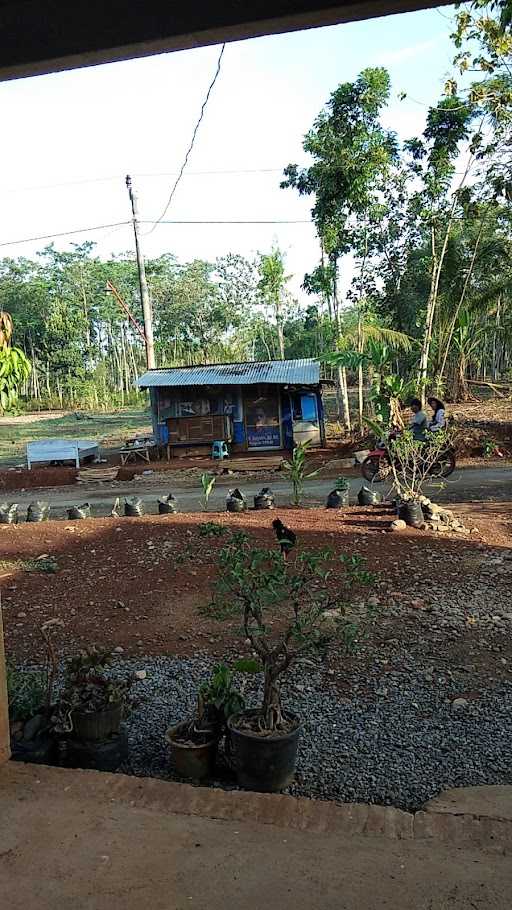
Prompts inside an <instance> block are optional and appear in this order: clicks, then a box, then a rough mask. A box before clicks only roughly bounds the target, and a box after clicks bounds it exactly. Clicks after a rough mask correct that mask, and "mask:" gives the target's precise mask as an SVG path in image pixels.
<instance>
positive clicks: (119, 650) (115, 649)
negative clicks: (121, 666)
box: [114, 645, 124, 654]
mask: <svg viewBox="0 0 512 910" xmlns="http://www.w3.org/2000/svg"><path fill="white" fill-rule="evenodd" d="M114 654H124V648H122V647H121V645H118V646H117V648H114Z"/></svg>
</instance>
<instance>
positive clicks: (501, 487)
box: [5, 465, 512, 518]
mask: <svg viewBox="0 0 512 910" xmlns="http://www.w3.org/2000/svg"><path fill="white" fill-rule="evenodd" d="M349 480H350V497H351V501H355V499H356V496H357V493H358V491H359V489H360V488H361V485H362V484H363V483H364V481H363V479H362V477H360V476H355V477H350V478H349ZM265 485H268V486H271V488H272V490H273V491H274V493H275V495H276V503H277V505H278V506H285V505H287V504H289V503H290V500H291V488H290V484H289V482H287V481H286V480H284V478H283V475H282V474H277V475H275V477H273V478H272V479H270V480H268V481H262V480H261V479H259V480H253V479H251V480H249V479H247V480H244V479H243V478H233V477H229V476H226V477H220V478H219V480H218V481H217V484H216V487H215V489H214V491H213V493H212V496H211V498H210V503H209V508H210V510H211V511H212V512H215V511H224V509H225V500H226V495H227V492H228V490H229V488H230V487H234V486H239V487H240V489H241V490H242V491H243V492H244V494H245V495H246V497H247V499H248V502H249V505H252V500H253V497H254V495H255V494H256V493H257V492H258V491H259V490H260V489H261V487H262V486H265ZM333 485H334V482H333V479H332V478H320V477H319V478H315V480H311V481H308V482H306V485H305V496H304V505H305V506H306V507H307V506H308V505H309V506H318V505H320V504H322V503H324V502H325V499H326V497H327V494H328V493H329V491H330V490H332V488H333ZM375 488H376V489H378V490H380V491H381V492H382V493H384V494H385V493H387V492H388V491H389V484H385V483H384V484H377V485H376V486H375ZM170 492H173V493H175V495H176V496H177V498H178V503H179V508H180V511H182V512H198V511H201V510H202V506H201V505H200V498H201V489H200V484H199V478H197V480H191V479H190V478H187V479H186V480H184V479H181V480H180V479H178V478H177V477H176V475H169V477H168V478H167V477H165V476H163V475H162V474H155V475H149V476H147V477H144V476H142V475H139V476H138V477H136V478H135V479H134V480H132V481H129V482H123V481H118V482H106V483H98V482H92V483H83V484H79V485H73V486H66V487H53V488H52V489H50V490H28V491H21V492H19V493H16V492H13V493H10V494H8V495H6V496H5V498H6V499H9V500H10V501H15V502H18V503H19V504H20V507H21V511H23V509H24V508H26V506H27V505H28V504H29V503H30V502H33V501H34V500H35V499H38V498H43V499H47V500H48V501H49V502H50V503H51V506H52V517H54V518H59V517H65V515H66V512H65V510H66V508H68V507H69V506H72V505H76V504H77V503H80V502H86V501H87V502H89V503H90V504H91V506H92V514H93V515H94V516H96V517H104V516H106V515H109V514H110V510H111V508H112V505H113V502H114V500H115V499H116V498H117V497H120V498H121V499H123V498H124V497H125V496H139V497H140V498H141V499H142V500H143V502H144V508H145V511H146V512H147V513H148V514H153V513H156V512H157V500H158V497H159V496H163V495H166V494H168V493H170ZM426 492H428V494H429V495H431V496H432V498H433V499H435V500H436V501H437V502H470V501H472V500H475V501H477V502H481V501H485V500H489V501H492V502H503V501H510V500H512V466H510V465H504V466H499V467H494V466H493V467H489V468H481V467H479V468H469V467H468V468H466V467H464V468H461V469H458V470H456V471H455V473H454V474H453V475H452V476H451V477H449V478H448V479H447V480H445V481H443V482H442V483H438V482H436V483H433V484H431V485H430V486H429V487H428V489H427V491H426Z"/></svg>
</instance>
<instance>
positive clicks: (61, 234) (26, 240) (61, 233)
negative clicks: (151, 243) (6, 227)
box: [0, 221, 130, 247]
mask: <svg viewBox="0 0 512 910" xmlns="http://www.w3.org/2000/svg"><path fill="white" fill-rule="evenodd" d="M126 224H130V222H129V221H114V222H112V224H96V225H94V227H85V228H75V229H74V230H72V231H59V232H58V233H55V234H39V235H38V236H37V237H24V238H23V239H22V240H3V241H2V242H1V243H0V247H2V246H16V244H18V243H32V242H34V243H35V242H36V241H38V240H52V239H53V238H54V237H70V236H71V235H72V234H87V233H88V232H89V231H102V230H104V229H105V228H117V227H123V226H124V225H126Z"/></svg>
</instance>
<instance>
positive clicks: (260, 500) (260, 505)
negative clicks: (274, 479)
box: [254, 487, 276, 509]
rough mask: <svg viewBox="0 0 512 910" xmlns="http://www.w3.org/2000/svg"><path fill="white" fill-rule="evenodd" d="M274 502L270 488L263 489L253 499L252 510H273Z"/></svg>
mask: <svg viewBox="0 0 512 910" xmlns="http://www.w3.org/2000/svg"><path fill="white" fill-rule="evenodd" d="M275 501H276V499H275V496H274V494H273V492H272V490H271V489H270V487H263V489H262V490H260V492H259V493H257V494H256V496H255V497H254V508H255V509H273V508H274V504H275Z"/></svg>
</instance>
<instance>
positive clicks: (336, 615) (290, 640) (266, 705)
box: [216, 532, 372, 791]
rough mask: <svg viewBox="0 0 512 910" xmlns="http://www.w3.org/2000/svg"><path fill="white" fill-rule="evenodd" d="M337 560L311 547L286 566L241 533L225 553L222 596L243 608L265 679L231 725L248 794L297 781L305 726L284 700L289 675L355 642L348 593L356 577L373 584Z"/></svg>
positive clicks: (275, 553)
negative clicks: (301, 661) (317, 653)
mask: <svg viewBox="0 0 512 910" xmlns="http://www.w3.org/2000/svg"><path fill="white" fill-rule="evenodd" d="M332 558H333V557H332V552H331V551H330V550H321V551H318V552H315V551H312V550H304V551H302V552H299V553H298V554H297V555H296V557H295V560H294V561H293V562H289V561H285V560H284V559H283V558H282V555H281V554H280V553H279V552H278V551H276V550H267V549H256V548H252V547H251V546H250V543H249V539H248V537H247V535H245V534H243V533H240V532H237V533H234V534H233V536H232V540H231V542H230V544H229V545H228V546H226V547H225V548H224V549H223V550H221V552H220V575H219V580H218V582H217V588H216V598H221V599H223V600H226V599H229V601H230V604H231V605H234V606H236V607H237V608H238V610H239V612H240V614H241V618H242V622H243V629H244V633H245V638H246V641H247V642H248V644H249V645H250V648H251V651H252V652H253V654H256V656H257V658H258V660H259V662H260V663H261V668H262V671H263V677H264V679H263V697H262V701H261V704H260V706H259V707H258V708H257V709H252V710H242V711H238V712H236V713H234V714H233V715H232V716H231V717H230V718H229V720H228V730H229V736H230V741H231V752H232V759H233V764H234V767H235V770H236V773H237V777H238V781H239V783H240V784H241V785H242V786H244V787H246V788H248V789H255V790H263V791H276V790H281V789H283V788H284V787H286V786H287V785H288V784H289V783H290V781H291V779H292V778H293V774H294V770H295V760H296V754H297V744H298V739H299V734H300V726H301V725H300V720H299V718H298V717H296V716H294V715H293V714H291V713H290V712H289V711H286V710H285V709H284V708H283V705H282V702H281V685H282V681H283V679H284V678H285V676H286V674H287V672H288V671H289V670H290V668H291V667H292V666H293V664H294V663H295V662H296V661H297V659H298V658H300V657H301V656H303V655H304V654H306V653H307V652H308V651H311V650H314V649H316V648H320V647H325V646H326V644H328V642H329V641H330V640H332V639H333V638H338V639H341V640H342V641H343V639H344V637H345V635H346V634H347V633H348V632H350V635H351V638H352V640H353V620H352V618H350V617H349V608H348V603H347V599H348V591H349V589H350V588H353V587H354V582H355V581H357V580H359V581H360V583H361V584H369V583H371V581H372V576H371V575H370V574H369V573H367V572H359V571H358V572H356V573H355V574H354V571H352V570H351V564H350V562H347V561H346V560H344V559H343V558H340V559H339V560H338V561H337V566H336V573H335V574H334V572H333V568H332ZM357 565H358V568H360V563H359V562H358V564H357ZM331 579H332V581H334V582H335V585H334V586H333V587H334V588H335V590H333V591H331V590H330V582H331ZM370 613H371V611H368V612H367V613H365V616H368V617H369V616H370ZM271 619H273V620H274V621H273V622H271Z"/></svg>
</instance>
